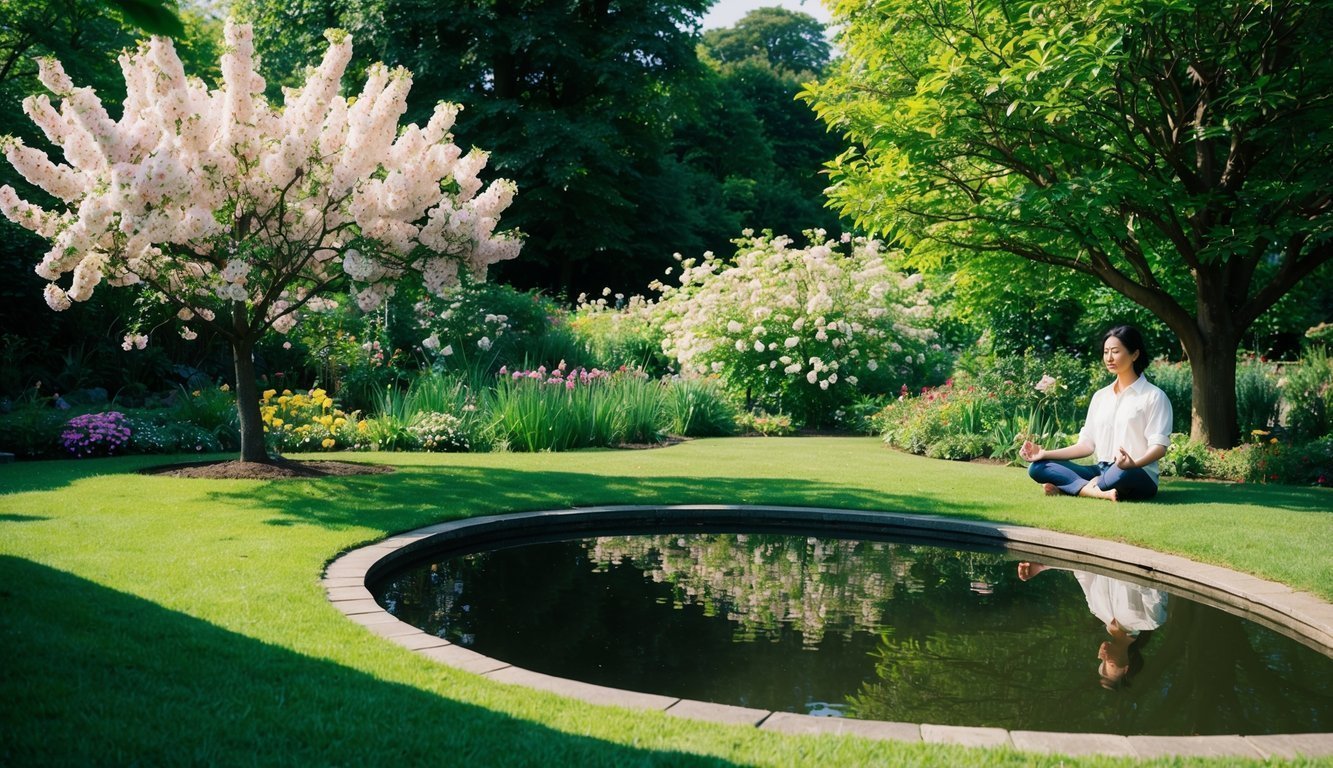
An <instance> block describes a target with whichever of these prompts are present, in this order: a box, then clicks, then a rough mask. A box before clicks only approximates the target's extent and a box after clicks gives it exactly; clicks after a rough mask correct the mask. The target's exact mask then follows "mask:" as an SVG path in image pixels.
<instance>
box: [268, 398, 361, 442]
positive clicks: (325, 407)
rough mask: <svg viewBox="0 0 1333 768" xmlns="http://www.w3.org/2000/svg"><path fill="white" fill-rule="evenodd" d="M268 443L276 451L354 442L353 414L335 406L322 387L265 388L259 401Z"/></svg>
mask: <svg viewBox="0 0 1333 768" xmlns="http://www.w3.org/2000/svg"><path fill="white" fill-rule="evenodd" d="M259 413H260V416H261V417H262V418H263V420H264V432H265V437H266V438H267V439H268V443H269V446H270V447H271V448H272V449H273V450H275V451H277V452H279V453H283V452H287V451H331V450H337V449H339V448H349V447H352V446H353V445H354V443H355V437H354V435H355V434H356V432H355V430H356V427H355V425H352V426H351V427H349V425H351V424H352V421H353V418H350V417H349V416H348V414H347V413H345V412H343V411H342V410H340V409H338V408H337V407H336V405H335V404H334V402H333V398H331V397H329V396H328V393H327V392H325V391H324V390H323V389H319V388H316V389H312V390H310V391H309V392H295V393H294V392H292V390H290V389H285V390H283V391H282V393H281V394H278V392H277V390H273V389H269V390H265V391H264V393H263V395H262V396H261V398H260V401H259Z"/></svg>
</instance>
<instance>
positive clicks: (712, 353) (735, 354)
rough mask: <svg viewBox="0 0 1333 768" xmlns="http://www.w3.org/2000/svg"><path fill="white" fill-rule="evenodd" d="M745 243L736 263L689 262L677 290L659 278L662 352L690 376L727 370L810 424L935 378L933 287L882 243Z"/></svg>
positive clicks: (757, 396) (731, 383) (735, 386)
mask: <svg viewBox="0 0 1333 768" xmlns="http://www.w3.org/2000/svg"><path fill="white" fill-rule="evenodd" d="M812 239H813V238H812ZM736 243H737V246H738V250H737V253H736V257H735V259H734V260H733V261H726V260H723V259H721V258H718V257H717V256H714V255H713V254H712V253H706V254H704V257H703V259H702V260H700V261H695V260H694V259H686V260H683V261H682V262H681V273H680V284H679V285H677V286H662V285H661V284H660V283H655V284H654V287H657V288H659V289H660V290H661V291H662V296H661V298H660V300H659V301H658V302H657V310H656V311H657V313H658V317H659V319H660V323H661V328H662V332H663V334H664V340H663V342H662V347H663V349H664V350H665V351H666V353H667V355H668V356H670V357H672V358H673V359H675V360H676V361H677V362H678V364H679V365H680V367H681V371H682V373H685V374H687V375H688V374H695V375H710V374H712V375H717V376H719V377H720V378H721V379H722V380H723V381H724V382H725V383H726V385H727V386H728V388H729V389H731V390H732V391H733V392H736V393H738V394H740V395H745V396H747V397H748V398H749V400H750V402H751V404H752V405H754V406H758V407H762V408H764V409H765V410H767V411H769V412H770V413H785V414H790V415H791V416H793V417H794V418H796V419H797V420H798V421H800V422H802V423H805V424H807V425H811V426H818V425H825V424H831V423H832V422H833V421H834V420H835V414H836V413H837V412H838V410H839V409H840V408H842V407H843V406H845V405H847V404H849V403H851V402H852V401H853V400H855V399H856V398H857V397H858V396H859V395H861V394H862V393H869V394H882V393H886V392H890V391H897V390H898V389H899V388H900V387H901V386H903V385H908V386H912V387H914V386H916V385H917V384H918V383H919V382H921V381H923V380H925V379H926V378H928V376H929V374H930V368H931V366H932V365H933V363H935V362H936V360H935V358H936V357H938V356H937V355H935V354H934V352H936V351H938V349H939V347H938V345H935V344H934V339H935V332H934V331H933V330H931V328H930V323H931V314H932V313H931V307H930V294H929V293H927V292H926V291H925V290H923V288H922V286H921V284H920V276H919V275H910V276H909V275H904V274H902V273H901V272H898V271H895V270H894V268H893V263H892V259H891V257H890V255H889V254H887V253H886V252H885V251H884V250H883V249H882V246H881V244H880V243H879V242H877V241H875V240H865V239H856V240H854V241H852V240H850V239H847V240H845V241H844V242H843V243H836V242H833V241H825V242H822V243H819V244H817V245H812V246H810V247H807V248H793V247H791V246H792V241H791V239H790V238H788V237H772V236H762V237H747V238H746V239H742V240H737V241H736Z"/></svg>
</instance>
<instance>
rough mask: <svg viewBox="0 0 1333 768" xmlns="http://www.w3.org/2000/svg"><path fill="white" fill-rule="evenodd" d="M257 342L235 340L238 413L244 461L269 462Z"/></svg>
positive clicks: (232, 352)
mask: <svg viewBox="0 0 1333 768" xmlns="http://www.w3.org/2000/svg"><path fill="white" fill-rule="evenodd" d="M253 351H254V342H252V341H244V342H243V341H233V342H232V345H231V357H232V362H233V364H234V366H235V369H236V414H237V416H239V417H240V421H241V461H268V450H267V448H265V446H264V421H263V419H262V418H260V415H259V387H258V385H257V384H255V360H254V357H253Z"/></svg>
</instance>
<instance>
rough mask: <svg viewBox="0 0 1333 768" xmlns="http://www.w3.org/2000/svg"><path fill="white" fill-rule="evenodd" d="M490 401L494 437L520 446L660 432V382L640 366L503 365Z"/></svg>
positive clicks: (603, 443) (608, 440)
mask: <svg viewBox="0 0 1333 768" xmlns="http://www.w3.org/2000/svg"><path fill="white" fill-rule="evenodd" d="M501 373H502V374H503V375H501V376H500V377H499V378H498V379H497V380H496V386H495V393H494V396H493V399H492V401H491V408H492V412H491V417H492V424H493V425H494V426H493V428H494V431H495V435H496V438H497V439H498V440H501V441H503V442H505V443H507V444H508V445H509V447H510V448H511V449H514V450H521V451H563V450H569V449H572V448H586V447H592V446H600V447H609V446H613V445H618V444H621V443H625V442H654V441H656V440H658V439H659V437H660V434H661V422H662V392H663V390H662V387H661V385H660V383H659V382H657V381H656V380H653V379H650V378H648V377H647V375H646V374H644V373H643V372H642V371H634V370H628V369H623V370H619V371H615V372H608V371H603V370H600V369H597V368H594V369H591V370H589V369H585V368H575V369H569V368H567V367H566V366H565V365H564V364H561V365H559V366H557V367H555V368H554V369H547V368H546V367H545V366H540V367H538V368H536V369H533V370H524V371H512V372H511V371H508V370H506V369H501Z"/></svg>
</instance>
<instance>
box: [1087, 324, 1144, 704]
mask: <svg viewBox="0 0 1333 768" xmlns="http://www.w3.org/2000/svg"><path fill="white" fill-rule="evenodd" d="M1116 338H1119V337H1118V336H1117V337H1116ZM1152 633H1153V631H1152V630H1151V629H1145V630H1144V631H1142V632H1140V633H1139V634H1138V636H1137V637H1135V638H1134V640H1133V641H1132V642H1130V644H1129V649H1128V654H1129V664H1128V665H1126V669H1125V673H1124V674H1123V675H1121V676H1120V677H1110V676H1108V675H1107V674H1106V673H1105V671H1104V669H1105V665H1104V664H1103V665H1102V666H1098V667H1097V676H1098V677H1099V678H1100V680H1099V682H1100V683H1101V686H1102V687H1103V688H1105V689H1106V690H1108V691H1118V690H1120V689H1122V688H1128V687H1129V683H1130V681H1131V680H1133V679H1134V676H1135V675H1137V674H1138V673H1139V672H1142V671H1143V647H1144V646H1145V645H1147V644H1148V641H1149V640H1151V639H1152Z"/></svg>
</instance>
